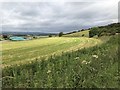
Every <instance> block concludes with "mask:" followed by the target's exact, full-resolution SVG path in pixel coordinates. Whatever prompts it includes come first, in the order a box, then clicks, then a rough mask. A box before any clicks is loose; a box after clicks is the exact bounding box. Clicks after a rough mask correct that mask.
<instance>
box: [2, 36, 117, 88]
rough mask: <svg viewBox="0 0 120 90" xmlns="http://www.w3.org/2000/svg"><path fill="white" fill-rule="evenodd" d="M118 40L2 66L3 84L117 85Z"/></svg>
mask: <svg viewBox="0 0 120 90" xmlns="http://www.w3.org/2000/svg"><path fill="white" fill-rule="evenodd" d="M117 42H118V40H117V36H112V37H111V39H110V40H109V41H107V42H106V43H103V44H102V45H98V46H94V47H91V48H88V49H82V50H77V51H73V52H67V53H62V55H61V56H51V57H50V58H48V60H45V59H41V60H40V59H37V60H36V61H35V62H31V63H29V64H26V65H15V66H14V67H9V68H8V67H6V68H4V70H3V85H2V86H3V87H16V88H20V87H22V88H23V87H24V88H29V87H34V88H40V87H44V88H118V78H119V75H118V49H117V46H118V43H117Z"/></svg>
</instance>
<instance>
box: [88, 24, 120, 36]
mask: <svg viewBox="0 0 120 90" xmlns="http://www.w3.org/2000/svg"><path fill="white" fill-rule="evenodd" d="M116 33H120V23H114V24H110V25H107V26H100V27H94V28H91V29H90V31H89V37H94V36H96V35H98V37H100V36H104V35H106V36H110V35H115V34H116Z"/></svg>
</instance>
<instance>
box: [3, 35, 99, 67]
mask: <svg viewBox="0 0 120 90" xmlns="http://www.w3.org/2000/svg"><path fill="white" fill-rule="evenodd" d="M99 43H101V41H100V40H98V39H90V38H85V37H83V38H74V37H73V38H70V37H69V38H68V37H61V38H59V37H53V38H41V39H35V40H28V41H18V42H13V41H8V42H3V43H2V59H3V67H4V66H10V65H14V64H26V63H28V62H30V61H34V60H36V58H43V57H44V58H48V57H49V56H50V55H53V54H56V55H58V54H60V53H62V52H66V51H72V50H73V51H75V50H77V49H80V48H85V47H90V46H94V45H96V44H99ZM13 46H14V47H13Z"/></svg>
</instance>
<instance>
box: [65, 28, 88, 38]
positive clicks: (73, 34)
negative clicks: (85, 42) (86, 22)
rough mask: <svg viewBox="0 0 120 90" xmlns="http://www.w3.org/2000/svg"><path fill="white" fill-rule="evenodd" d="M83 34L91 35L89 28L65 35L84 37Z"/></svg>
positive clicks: (85, 35)
mask: <svg viewBox="0 0 120 90" xmlns="http://www.w3.org/2000/svg"><path fill="white" fill-rule="evenodd" d="M82 36H83V37H89V30H85V31H81V32H76V33H71V34H67V35H64V37H82Z"/></svg>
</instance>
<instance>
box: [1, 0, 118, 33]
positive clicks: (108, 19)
mask: <svg viewBox="0 0 120 90" xmlns="http://www.w3.org/2000/svg"><path fill="white" fill-rule="evenodd" d="M0 13H1V15H0V19H1V20H0V21H1V22H0V27H2V31H26V32H29V31H34V32H36V31H37V32H52V33H57V32H70V31H74V30H81V29H87V28H90V27H94V26H101V25H107V24H110V23H117V22H118V2H117V1H115V0H104V1H101V2H98V1H97V0H96V1H92V2H89V1H86V2H85V1H79V2H78V1H77V2H75V1H74V2H73V1H69V2H68V1H66V2H65V0H64V1H63V0H62V1H61V2H57V1H54V2H1V3H0Z"/></svg>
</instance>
